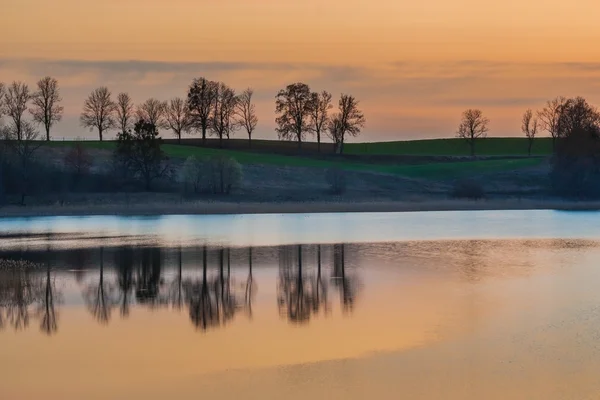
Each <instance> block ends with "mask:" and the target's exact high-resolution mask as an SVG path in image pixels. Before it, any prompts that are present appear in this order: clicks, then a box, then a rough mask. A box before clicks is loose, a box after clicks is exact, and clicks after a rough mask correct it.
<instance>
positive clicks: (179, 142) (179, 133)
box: [177, 132, 181, 144]
mask: <svg viewBox="0 0 600 400" xmlns="http://www.w3.org/2000/svg"><path fill="white" fill-rule="evenodd" d="M177 143H178V144H181V132H177Z"/></svg>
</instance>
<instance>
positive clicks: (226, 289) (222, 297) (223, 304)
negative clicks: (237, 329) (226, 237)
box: [213, 248, 237, 325]
mask: <svg viewBox="0 0 600 400" xmlns="http://www.w3.org/2000/svg"><path fill="white" fill-rule="evenodd" d="M229 251H230V250H229V249H227V258H228V263H227V277H226V276H225V263H224V261H225V259H224V255H225V249H223V248H221V249H219V274H218V277H217V279H216V280H215V282H214V283H213V285H214V291H215V298H216V300H217V315H218V317H219V320H220V324H221V325H225V324H227V323H228V322H229V321H231V320H232V319H233V317H234V316H235V313H236V311H237V300H236V297H235V294H234V293H233V292H232V290H231V270H230V265H231V264H230V262H229Z"/></svg>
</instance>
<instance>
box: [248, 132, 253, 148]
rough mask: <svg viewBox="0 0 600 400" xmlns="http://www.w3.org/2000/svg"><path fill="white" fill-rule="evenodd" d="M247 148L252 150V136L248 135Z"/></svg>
mask: <svg viewBox="0 0 600 400" xmlns="http://www.w3.org/2000/svg"><path fill="white" fill-rule="evenodd" d="M248 148H249V149H251V148H252V134H251V133H248Z"/></svg>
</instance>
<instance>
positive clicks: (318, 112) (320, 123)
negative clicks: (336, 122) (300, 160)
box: [310, 90, 333, 152]
mask: <svg viewBox="0 0 600 400" xmlns="http://www.w3.org/2000/svg"><path fill="white" fill-rule="evenodd" d="M311 96H312V99H311V101H312V106H311V109H310V130H311V131H312V132H314V133H315V134H316V135H317V148H318V150H319V152H321V133H323V132H324V131H325V130H326V129H327V124H328V122H329V115H328V113H329V110H330V109H331V108H333V105H332V104H331V93H329V92H327V91H325V90H324V91H322V92H321V93H318V92H314V93H311Z"/></svg>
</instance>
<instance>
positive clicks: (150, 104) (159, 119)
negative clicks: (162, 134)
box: [136, 98, 167, 130]
mask: <svg viewBox="0 0 600 400" xmlns="http://www.w3.org/2000/svg"><path fill="white" fill-rule="evenodd" d="M166 108H167V103H166V102H164V101H160V100H157V99H155V98H150V99H148V100H146V101H145V102H144V103H142V104H140V105H139V106H138V108H137V111H136V114H137V118H138V120H144V121H146V122H149V123H151V124H152V125H154V126H155V127H156V129H157V130H158V129H162V128H165V127H166V124H165V111H166Z"/></svg>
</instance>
